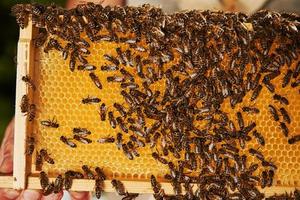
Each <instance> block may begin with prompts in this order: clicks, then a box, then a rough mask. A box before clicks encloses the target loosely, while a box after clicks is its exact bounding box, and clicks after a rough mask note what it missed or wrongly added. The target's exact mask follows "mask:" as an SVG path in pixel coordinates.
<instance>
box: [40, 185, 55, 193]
mask: <svg viewBox="0 0 300 200" xmlns="http://www.w3.org/2000/svg"><path fill="white" fill-rule="evenodd" d="M53 190H54V183H50V184H48V185H47V187H46V188H45V189H44V190H43V195H44V196H48V195H50V194H51V193H52V192H53Z"/></svg>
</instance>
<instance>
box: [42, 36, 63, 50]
mask: <svg viewBox="0 0 300 200" xmlns="http://www.w3.org/2000/svg"><path fill="white" fill-rule="evenodd" d="M52 48H54V49H56V50H57V51H63V50H64V48H63V47H62V46H61V45H60V44H59V42H58V41H57V40H56V39H53V38H50V40H49V42H48V44H47V45H46V47H45V48H44V52H45V53H48V51H49V50H51V49H52Z"/></svg>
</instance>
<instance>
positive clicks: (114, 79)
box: [106, 75, 125, 82]
mask: <svg viewBox="0 0 300 200" xmlns="http://www.w3.org/2000/svg"><path fill="white" fill-rule="evenodd" d="M106 80H107V82H124V81H125V78H124V77H123V76H116V75H114V76H108V77H107V78H106Z"/></svg>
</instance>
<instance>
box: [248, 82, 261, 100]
mask: <svg viewBox="0 0 300 200" xmlns="http://www.w3.org/2000/svg"><path fill="white" fill-rule="evenodd" d="M261 90H262V86H261V85H258V86H257V87H256V88H255V89H254V90H253V93H252V96H251V98H250V101H254V100H255V99H257V97H258V96H259V94H260V92H261Z"/></svg>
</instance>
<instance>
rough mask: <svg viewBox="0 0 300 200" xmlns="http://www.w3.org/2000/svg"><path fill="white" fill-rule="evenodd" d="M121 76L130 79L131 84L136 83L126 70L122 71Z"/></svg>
mask: <svg viewBox="0 0 300 200" xmlns="http://www.w3.org/2000/svg"><path fill="white" fill-rule="evenodd" d="M120 72H121V74H122V75H123V76H124V77H125V79H128V80H129V81H131V82H134V78H133V76H132V74H130V73H129V72H128V71H126V70H125V69H124V68H122V69H120Z"/></svg>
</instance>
